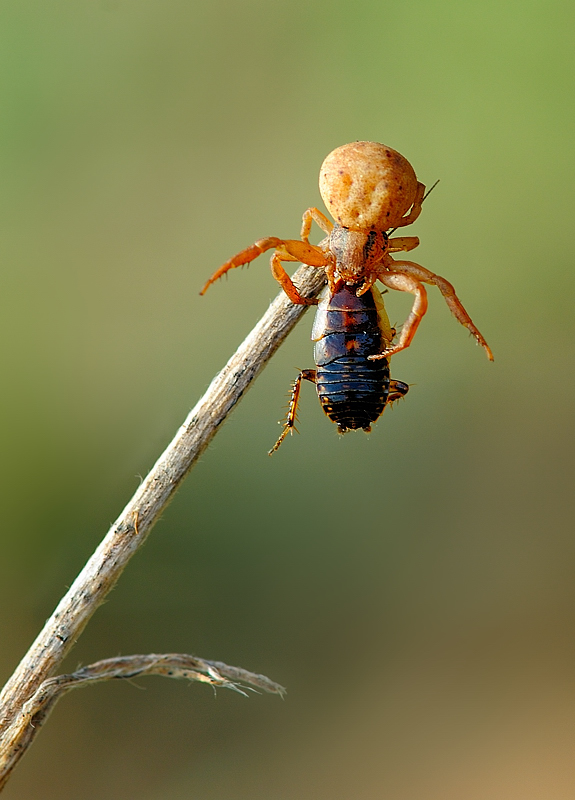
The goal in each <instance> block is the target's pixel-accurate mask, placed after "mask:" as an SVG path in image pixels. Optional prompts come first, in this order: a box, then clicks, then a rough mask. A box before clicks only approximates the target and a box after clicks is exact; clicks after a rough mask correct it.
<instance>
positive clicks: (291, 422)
mask: <svg viewBox="0 0 575 800" xmlns="http://www.w3.org/2000/svg"><path fill="white" fill-rule="evenodd" d="M315 380H316V371H315V369H303V370H302V371H301V372H300V374H299V375H298V376H297V378H296V379H295V381H294V382H293V386H292V392H291V397H290V401H289V407H288V412H287V416H286V421H285V422H284V427H283V430H282V432H281V434H280V437H279V439H278V440H277V442H276V443H275V444H274V446H273V447H272V449H271V450H270V451H269V453H268V455H269V456H271V455H272V453H275V451H276V450H277V449H278V447H279V446H280V444H281V443H282V442H283V440H284V439H285V438H286V436H287V435H288V433H291V432H292V431H293V430H294V429H295V422H296V415H297V404H298V402H299V393H300V390H301V382H302V381H311V383H315Z"/></svg>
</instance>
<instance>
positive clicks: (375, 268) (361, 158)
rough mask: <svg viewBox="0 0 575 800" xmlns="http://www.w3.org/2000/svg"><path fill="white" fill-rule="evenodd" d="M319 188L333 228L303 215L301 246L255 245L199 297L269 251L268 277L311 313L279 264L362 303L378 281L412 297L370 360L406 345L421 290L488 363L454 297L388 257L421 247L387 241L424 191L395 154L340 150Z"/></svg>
mask: <svg viewBox="0 0 575 800" xmlns="http://www.w3.org/2000/svg"><path fill="white" fill-rule="evenodd" d="M319 188H320V193H321V196H322V198H323V201H324V203H325V204H326V206H327V208H328V209H329V211H330V213H331V215H332V216H333V218H334V219H335V221H336V222H335V225H334V224H333V223H332V222H330V220H329V219H328V218H327V217H326V216H325V215H324V214H322V212H321V211H319V210H318V209H317V208H308V209H307V211H305V212H304V215H303V222H302V228H301V240H297V239H277V238H276V237H275V236H270V237H268V238H267V239H259V240H258V241H257V242H255V243H254V244H253V245H251V247H248V248H246V249H245V250H242V251H241V253H238V254H237V255H235V256H234V257H233V258H231V259H230V260H229V261H226V263H225V264H224V265H223V266H221V267H220V268H219V269H218V270H217V271H216V272H215V273H214V274H213V275H212V277H211V278H210V279H209V280H208V282H207V283H206V285H205V286H204V288H203V289H202V291H201V292H200V294H204V292H205V291H206V289H207V288H208V286H210V284H212V283H213V282H214V281H216V280H217V279H218V278H221V276H222V275H224V274H225V273H226V272H228V270H230V269H233V268H234V267H240V266H242V265H243V264H248V263H249V262H250V261H253V259H254V258H257V256H259V255H260V254H261V253H263V252H265V251H266V250H271V249H274V253H273V255H272V257H271V269H272V274H273V276H274V278H275V279H276V280H277V281H278V283H279V284H280V286H281V287H282V288H283V290H284V291H285V293H286V294H287V296H288V297H289V299H290V300H291V301H292V302H293V303H298V304H303V305H316V304H317V302H318V301H317V299H315V298H305V297H302V296H301V295H300V293H299V292H298V290H297V287H296V286H295V285H294V283H293V282H292V280H291V278H290V277H289V275H288V274H287V273H286V271H285V270H284V268H283V266H282V261H299V262H301V263H303V264H308V265H309V266H310V267H317V268H318V269H323V270H325V273H326V276H327V281H328V285H329V290H330V292H331V293H332V294H333V293H335V292H336V290H337V289H338V288H339V287H340V286H341V285H342V284H346V285H349V286H357V288H356V290H355V291H356V294H357V296H358V297H359V296H361V295H362V294H364V293H365V292H367V291H368V290H369V289H370V288H371V287H372V286H373V284H374V283H375V281H376V280H380V281H381V282H382V283H383V284H384V285H385V286H387V287H388V288H389V289H396V290H398V291H400V292H409V293H410V294H412V295H413V296H414V302H413V307H412V309H411V312H410V314H409V316H408V317H407V319H406V321H405V323H404V324H403V326H402V329H401V332H400V334H399V336H398V337H397V341H396V342H395V344H394V343H392V342H389V343H388V346H387V347H386V349H385V350H383V352H381V353H379V354H375V355H370V356H369V359H371V360H376V359H380V358H389V357H390V356H392V355H394V354H395V353H398V352H399V351H400V350H404V349H405V348H406V347H409V345H410V344H411V342H412V340H413V337H414V335H415V332H416V330H417V327H418V325H419V323H420V322H421V319H422V317H423V315H424V314H425V312H426V310H427V293H426V290H425V287H424V286H423V284H424V283H428V284H432V285H434V286H437V288H438V289H439V291H440V292H441V294H442V295H443V297H444V298H445V302H446V303H447V305H448V306H449V308H450V310H451V312H452V314H453V315H454V316H455V318H456V319H457V320H459V322H460V323H461V324H462V325H464V326H465V327H466V328H467V329H468V330H469V331H470V332H471V333H472V334H473V336H474V337H475V339H476V340H477V342H478V343H479V344H480V345H481V346H482V347H483V348H484V350H485V352H486V353H487V357H488V358H489V360H490V361H493V353H492V352H491V349H490V347H489V345H488V344H487V342H486V341H485V339H484V338H483V336H482V335H481V333H480V332H479V330H478V329H477V328H476V327H475V325H474V324H473V322H472V320H471V317H470V316H469V314H468V313H467V311H466V310H465V308H464V307H463V305H462V303H461V301H460V300H459V298H458V297H457V295H456V293H455V289H454V288H453V286H452V285H451V284H450V283H449V281H447V280H445V278H442V277H441V276H439V275H435V273H433V272H430V270H428V269H426V268H425V267H422V266H421V265H420V264H416V263H415V262H413V261H405V260H403V259H401V260H396V259H394V258H392V257H391V253H398V252H408V251H410V250H413V249H414V248H415V247H417V246H418V244H419V239H418V238H417V236H396V237H393V238H389V235H388V234H389V233H393V231H395V230H396V229H397V228H403V227H405V226H406V225H410V224H411V223H412V222H415V220H416V219H417V218H418V216H419V214H420V213H421V204H422V202H423V199H424V196H425V186H424V185H423V183H421V182H420V181H418V180H417V177H416V175H415V172H414V170H413V167H412V166H411V164H410V163H409V161H407V159H405V158H404V157H403V156H402V155H401V154H400V153H398V152H397V151H396V150H392V148H391V147H387V146H386V145H383V144H378V143H377V142H353V143H351V144H345V145H343V146H342V147H338V148H337V149H336V150H334V151H333V152H332V153H330V154H329V155H328V156H327V158H326V159H325V161H324V162H323V164H322V167H321V171H320V177H319ZM312 221H315V222H316V223H317V225H319V227H320V228H321V229H322V230H323V231H324V232H325V233H326V234H327V236H326V238H325V239H323V241H321V242H320V243H319V245H317V246H316V245H312V244H310V243H309V233H310V230H311V224H312Z"/></svg>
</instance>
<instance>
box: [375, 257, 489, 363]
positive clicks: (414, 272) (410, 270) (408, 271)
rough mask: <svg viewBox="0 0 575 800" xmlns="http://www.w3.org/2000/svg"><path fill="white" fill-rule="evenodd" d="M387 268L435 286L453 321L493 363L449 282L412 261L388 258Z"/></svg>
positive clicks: (481, 337) (482, 340)
mask: <svg viewBox="0 0 575 800" xmlns="http://www.w3.org/2000/svg"><path fill="white" fill-rule="evenodd" d="M387 266H388V267H389V269H390V270H393V273H396V274H400V275H405V276H408V277H411V278H414V279H415V280H417V281H422V282H423V283H429V284H431V285H432V286H437V288H438V289H439V291H440V292H441V294H442V295H443V297H444V299H445V302H446V303H447V305H448V307H449V310H450V311H451V313H452V314H453V316H454V317H455V319H456V320H457V321H458V322H460V323H461V324H462V325H463V326H464V327H465V328H467V330H468V331H470V332H471V334H472V335H473V336H474V337H475V339H476V340H477V343H478V344H480V345H481V347H483V349H484V350H485V352H486V353H487V358H488V359H489V360H490V361H493V353H492V352H491V348H490V347H489V345H488V344H487V342H486V341H485V339H484V338H483V336H482V334H481V333H480V331H479V330H478V328H477V327H476V326H475V325H474V324H473V321H472V319H471V317H470V316H469V314H468V313H467V311H466V310H465V308H464V307H463V304H462V302H461V300H460V299H459V298H458V296H457V294H456V293H455V289H454V288H453V286H452V285H451V284H450V283H449V281H447V280H445V278H442V277H441V275H436V274H435V273H434V272H431V271H430V270H428V269H426V268H425V267H422V266H421V265H420V264H416V263H415V262H413V261H394V260H393V259H392V258H390V259H389V260H388V262H387ZM382 280H383V278H382ZM386 285H387V284H386Z"/></svg>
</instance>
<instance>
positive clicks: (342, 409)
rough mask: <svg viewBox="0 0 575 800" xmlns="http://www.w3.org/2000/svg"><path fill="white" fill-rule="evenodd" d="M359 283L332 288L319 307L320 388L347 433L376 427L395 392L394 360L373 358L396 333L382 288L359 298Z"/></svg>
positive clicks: (326, 404)
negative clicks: (391, 363)
mask: <svg viewBox="0 0 575 800" xmlns="http://www.w3.org/2000/svg"><path fill="white" fill-rule="evenodd" d="M357 289H358V286H357V285H355V286H346V285H345V284H343V285H342V286H341V287H340V288H339V289H338V290H337V291H336V292H334V293H333V294H330V292H329V290H326V292H325V295H324V297H323V298H322V299H321V301H320V304H319V306H318V310H317V314H316V318H315V322H314V326H313V331H312V339H313V340H314V342H315V348H314V354H315V363H316V365H317V372H316V375H317V377H316V386H317V393H318V397H319V400H320V403H321V405H322V408H323V410H324V411H325V413H326V414H327V416H328V417H329V418H330V419H331V420H333V422H335V423H336V424H337V426H338V429H339V430H340V431H341V433H345V431H348V430H356V429H358V428H363V430H364V431H369V430H370V429H371V423H372V422H375V421H376V420H377V419H378V418H379V417H380V416H381V414H382V413H383V410H384V408H385V406H386V403H387V400H388V394H389V384H390V379H389V362H388V360H387V359H386V358H382V359H379V360H377V361H369V360H368V356H371V355H378V354H380V353H381V352H383V351H384V350H385V349H386V347H388V346H389V345H390V343H391V340H392V338H393V332H392V330H391V328H390V325H389V320H388V318H387V314H386V313H385V309H384V307H383V300H382V298H381V294H380V292H379V291H378V290H377V289H376V288H375V287H372V288H371V289H370V290H369V291H367V292H365V294H362V295H361V297H357V295H356V291H357Z"/></svg>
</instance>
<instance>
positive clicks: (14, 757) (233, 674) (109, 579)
mask: <svg viewBox="0 0 575 800" xmlns="http://www.w3.org/2000/svg"><path fill="white" fill-rule="evenodd" d="M294 278H295V282H296V284H297V285H298V286H299V289H300V292H301V293H302V295H304V296H309V297H311V296H314V295H316V294H317V293H318V292H319V290H320V289H321V287H322V285H323V282H324V274H323V270H315V269H311V268H309V267H301V268H300V269H299V270H298V272H297V273H296V275H295V276H294ZM306 308H307V306H296V305H293V304H292V303H290V302H289V300H288V299H287V297H286V296H285V295H284V294H283V292H282V293H280V294H279V295H278V297H277V298H276V299H275V300H274V302H273V303H272V304H271V306H270V307H269V309H268V311H267V312H266V314H265V315H264V316H263V317H262V319H261V320H260V322H259V323H258V324H257V325H256V327H255V328H254V329H253V330H252V332H251V333H250V334H249V335H248V337H247V338H246V339H245V340H244V342H243V343H242V344H241V345H240V347H239V348H238V350H237V351H236V352H235V353H234V355H233V356H232V357H231V359H230V360H229V361H228V363H227V364H226V366H225V367H224V368H223V369H222V371H221V372H220V373H218V375H216V377H215V378H214V380H213V381H212V383H211V384H210V386H209V387H208V389H207V391H206V393H205V394H204V396H203V397H202V398H201V399H200V400H199V401H198V403H197V404H196V406H195V407H194V408H193V409H192V411H191V412H190V413H189V415H188V417H187V419H186V420H185V422H184V423H183V424H182V426H181V427H180V429H179V430H178V432H177V433H176V435H175V437H174V439H173V440H172V442H171V443H170V444H169V445H168V447H167V448H166V450H165V451H164V452H163V454H162V455H161V456H160V458H159V459H158V460H157V462H156V463H155V465H154V466H153V468H152V469H151V471H150V472H149V474H148V475H147V477H146V479H145V480H144V481H143V482H142V484H141V485H140V486H139V488H138V490H137V491H136V493H135V494H134V496H133V498H132V499H131V500H130V502H129V503H128V505H127V506H126V507H125V509H124V510H123V511H122V513H121V514H120V516H119V517H118V519H117V520H116V522H115V523H114V524H113V525H112V527H111V528H110V530H109V532H108V534H107V535H106V536H105V538H104V539H103V540H102V542H101V543H100V545H99V546H98V548H97V549H96V551H95V552H94V554H93V555H92V557H91V558H90V559H89V561H88V562H87V564H86V566H85V567H84V569H83V570H82V572H81V573H80V574H79V575H78V577H77V578H76V580H75V581H74V583H73V584H72V586H71V587H70V589H69V591H68V592H67V593H66V595H65V596H64V597H63V598H62V600H61V601H60V603H59V605H58V607H57V608H56V610H55V611H54V613H53V614H52V616H51V617H50V618H49V619H48V620H47V622H46V624H45V626H44V628H43V630H42V631H41V632H40V634H39V635H38V637H37V639H36V641H35V642H34V643H33V644H32V646H31V648H30V649H29V651H28V652H27V653H26V655H25V656H24V658H23V659H22V661H21V662H20V664H19V666H18V668H17V669H16V671H15V672H14V674H13V675H12V677H11V678H10V679H9V681H8V682H7V683H6V685H5V686H4V689H3V690H2V694H1V695H0V789H2V788H3V786H4V785H5V783H6V780H7V779H8V777H9V775H10V772H11V770H12V769H13V768H14V766H15V765H16V763H17V762H18V760H19V758H20V757H21V756H22V755H23V754H24V752H25V750H26V749H27V747H28V746H29V745H30V744H31V742H32V739H33V735H34V733H33V732H34V731H35V730H37V729H38V728H39V727H40V724H41V722H43V721H44V720H45V719H46V717H47V714H48V712H49V710H50V709H51V708H52V707H53V705H54V703H55V701H56V700H57V699H58V697H59V696H60V695H61V694H62V693H63V692H65V691H68V689H70V688H73V686H76V685H78V682H80V683H85V682H86V681H89V682H93V681H94V680H105V679H107V678H111V677H122V676H119V675H113V674H107V673H106V668H102V669H103V672H102V673H101V674H100V676H99V677H94V676H93V674H92V671H94V670H95V673H94V675H95V674H96V673H97V672H98V670H99V669H100V668H101V665H103V664H108V665H111V664H112V663H114V664H116V665H118V663H119V661H121V660H119V659H110V660H107V661H103V662H102V661H100V662H98V663H97V664H93V665H91V666H90V667H85V668H84V669H83V670H80V671H79V672H76V673H73V674H72V675H61V676H59V677H57V678H51V676H52V675H53V674H54V672H55V671H56V669H57V668H58V666H59V665H60V664H61V663H62V661H63V659H64V657H65V656H66V655H67V653H68V651H69V650H70V649H71V647H72V646H73V644H74V642H75V641H76V639H77V638H78V636H79V635H80V633H81V632H82V630H83V629H84V626H85V625H86V624H87V622H88V620H89V619H90V617H91V616H92V614H94V612H95V611H96V609H97V608H98V607H99V606H100V605H101V604H102V602H103V601H104V599H105V598H106V596H107V594H108V592H109V591H110V590H111V589H112V588H113V586H114V584H115V583H116V581H117V580H118V578H119V577H120V575H121V573H122V571H123V570H124V568H125V567H126V565H127V563H128V561H129V560H130V558H131V557H132V556H133V555H134V554H135V553H136V552H137V551H138V549H139V548H140V547H141V546H142V545H143V544H144V542H145V540H146V538H147V536H148V534H149V532H150V530H151V529H152V527H153V525H154V523H155V522H156V521H157V519H158V518H159V517H160V515H161V514H162V513H163V511H164V509H165V508H166V506H167V505H168V503H169V502H170V500H171V499H172V497H173V496H174V494H175V492H176V490H177V488H178V486H179V485H180V483H181V482H182V481H183V479H184V478H185V477H186V475H187V474H188V472H189V471H190V469H191V468H192V467H193V466H194V464H195V462H196V461H197V460H198V458H199V457H200V455H201V454H202V453H203V452H204V450H205V449H206V447H207V446H208V444H209V442H210V441H211V439H212V437H213V436H214V435H215V433H216V432H217V430H218V427H219V426H220V425H221V423H222V422H223V421H224V419H225V418H226V417H227V415H228V414H229V413H230V411H231V410H232V409H233V407H234V406H235V404H236V403H237V402H238V400H239V399H240V398H241V397H242V395H243V394H244V392H245V391H246V390H247V389H248V387H249V386H250V384H251V382H252V381H253V380H254V379H255V378H256V377H257V375H258V374H259V372H260V371H261V370H262V369H263V367H264V366H265V364H266V363H267V362H268V361H269V359H270V358H271V357H272V355H273V354H274V353H275V351H276V350H277V348H278V347H279V346H280V344H281V343H282V342H283V340H284V339H285V338H286V336H287V335H288V334H289V333H290V331H291V330H292V329H293V328H294V326H295V324H296V323H297V321H298V320H299V319H300V317H301V316H302V315H303V314H304V312H305V310H306ZM128 658H129V659H130V658H131V659H134V658H136V659H151V660H152V661H151V664H152V666H151V667H149V668H148V669H147V671H148V672H150V671H152V672H155V673H156V674H167V673H168V668H167V666H166V665H167V664H168V663H169V659H173V658H176V659H178V658H180V659H182V658H183V659H192V657H191V656H169V655H163V656H155V655H151V656H130V657H128ZM165 659H168V661H165ZM192 660H193V662H194V663H195V664H200V663H201V664H204V665H205V664H207V665H209V668H210V669H212V670H214V669H215V670H216V673H213V674H210V673H209V671H208V672H206V671H203V670H202V669H200V668H199V667H197V666H196V667H193V668H192V667H186V668H185V669H184V671H187V672H188V673H190V674H188V675H187V676H184V675H183V674H182V675H181V676H180V677H192V676H191V672H193V673H194V675H193V679H194V680H203V681H206V680H207V681H208V682H210V683H212V684H214V683H216V682H217V681H219V680H220V676H221V677H222V678H226V677H227V678H228V679H230V680H229V682H228V683H226V682H224V683H220V685H227V688H232V684H233V681H235V680H241V681H244V682H246V683H248V684H250V683H251V684H252V685H254V684H253V680H252V679H253V678H254V676H253V675H252V674H251V673H247V672H245V671H243V670H241V669H239V668H236V667H227V666H225V665H222V664H220V663H216V662H207V661H202V660H201V659H192ZM154 665H155V666H154ZM162 665H163V666H162ZM132 667H134V665H132ZM128 668H129V667H128ZM173 668H174V667H173V666H172V667H171V669H173ZM112 671H113V670H112ZM216 674H217V675H218V676H219V677H218V678H216V677H215V675H216ZM200 675H201V676H202V677H198V676H200ZM78 676H80V677H78ZM248 676H251V677H248ZM123 677H125V676H123ZM257 677H258V679H261V680H262V681H263V682H264V683H265V684H266V686H260V688H264V689H266V691H275V692H279V693H281V691H282V690H281V687H278V686H277V684H272V682H271V681H268V679H267V678H263V676H257ZM270 686H273V687H275V688H274V689H270V688H269V687H270ZM234 688H236V689H237V688H238V687H237V686H235V685H234ZM31 720H34V724H35V725H36V728H33V727H32V726H31V724H30V722H31Z"/></svg>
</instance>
